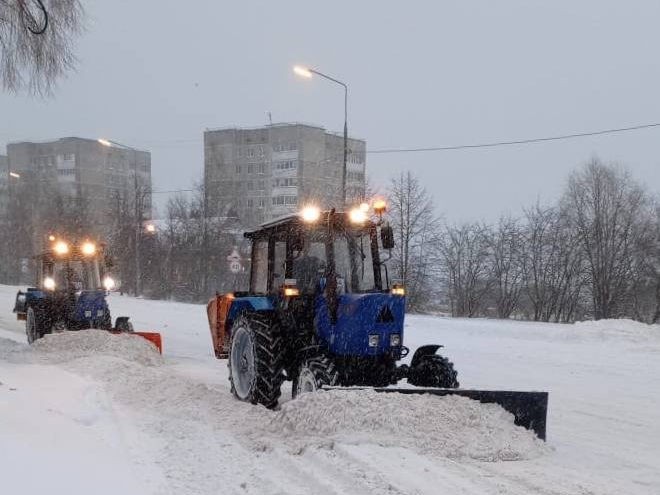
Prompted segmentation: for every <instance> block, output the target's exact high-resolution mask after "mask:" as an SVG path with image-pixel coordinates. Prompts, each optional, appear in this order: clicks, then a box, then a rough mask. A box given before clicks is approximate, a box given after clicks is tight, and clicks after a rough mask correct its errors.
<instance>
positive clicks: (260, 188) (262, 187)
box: [257, 180, 266, 191]
mask: <svg viewBox="0 0 660 495" xmlns="http://www.w3.org/2000/svg"><path fill="white" fill-rule="evenodd" d="M257 189H258V190H259V191H264V190H265V189H266V187H265V184H264V181H262V180H260V181H259V182H257Z"/></svg>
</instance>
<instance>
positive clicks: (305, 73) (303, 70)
mask: <svg viewBox="0 0 660 495" xmlns="http://www.w3.org/2000/svg"><path fill="white" fill-rule="evenodd" d="M293 72H295V73H296V74H297V75H299V76H300V77H304V78H305V79H311V78H312V77H313V75H314V74H316V75H317V76H321V77H322V78H324V79H327V80H328V81H332V82H334V83H336V84H339V85H340V86H342V87H343V88H344V166H343V169H342V174H341V194H342V199H343V201H344V206H346V162H347V161H348V86H347V85H346V83H344V82H342V81H340V80H338V79H335V78H334V77H331V76H328V75H327V74H323V73H322V72H319V71H317V70H315V69H310V68H309V67H302V66H300V65H296V66H295V67H294V68H293Z"/></svg>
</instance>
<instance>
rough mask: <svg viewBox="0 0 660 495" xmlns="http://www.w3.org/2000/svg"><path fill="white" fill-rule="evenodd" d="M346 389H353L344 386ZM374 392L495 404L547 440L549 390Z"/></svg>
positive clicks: (384, 389)
mask: <svg viewBox="0 0 660 495" xmlns="http://www.w3.org/2000/svg"><path fill="white" fill-rule="evenodd" d="M345 390H355V388H347V389H345ZM373 390H376V391H377V392H396V393H399V394H432V395H441V396H442V395H461V396H463V397H468V398H469V399H473V400H478V401H479V402H482V403H484V404H498V405H500V406H501V407H502V408H504V409H506V410H507V411H509V412H510V413H511V414H513V417H514V423H515V424H516V425H518V426H522V427H523V428H526V429H528V430H532V431H533V432H534V433H536V436H538V437H539V438H540V439H541V440H545V439H546V431H545V430H546V421H547V417H548V392H516V391H510V390H463V389H459V388H455V389H452V388H376V389H373Z"/></svg>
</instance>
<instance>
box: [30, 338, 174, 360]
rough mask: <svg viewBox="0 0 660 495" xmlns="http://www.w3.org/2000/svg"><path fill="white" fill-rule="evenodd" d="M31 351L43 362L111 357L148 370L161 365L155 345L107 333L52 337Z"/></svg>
mask: <svg viewBox="0 0 660 495" xmlns="http://www.w3.org/2000/svg"><path fill="white" fill-rule="evenodd" d="M32 348H33V349H34V350H35V351H36V352H37V353H38V355H39V356H40V357H41V358H43V359H48V360H50V361H52V362H63V361H72V360H74V359H78V358H84V357H88V356H97V355H103V356H112V357H117V358H122V359H126V360H127V361H133V362H136V363H139V364H142V365H145V366H154V365H158V364H162V362H163V360H162V358H161V356H160V355H159V354H158V352H157V351H156V348H155V347H154V345H153V344H152V343H150V342H149V341H147V340H146V339H143V338H142V337H140V336H138V335H131V334H130V333H110V332H106V331H104V330H81V331H78V332H62V333H57V334H50V335H46V336H44V338H42V339H39V340H37V341H36V342H35V343H34V344H33V345H32Z"/></svg>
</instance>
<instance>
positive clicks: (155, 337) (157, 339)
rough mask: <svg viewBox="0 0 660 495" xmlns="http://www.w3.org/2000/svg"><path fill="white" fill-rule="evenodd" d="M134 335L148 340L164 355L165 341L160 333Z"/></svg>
mask: <svg viewBox="0 0 660 495" xmlns="http://www.w3.org/2000/svg"><path fill="white" fill-rule="evenodd" d="M133 334H134V335H139V336H140V337H142V338H143V339H147V340H148V341H149V342H151V343H152V344H153V345H155V346H156V349H158V353H159V354H162V353H163V339H162V338H161V336H160V334H159V333H156V332H133Z"/></svg>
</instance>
